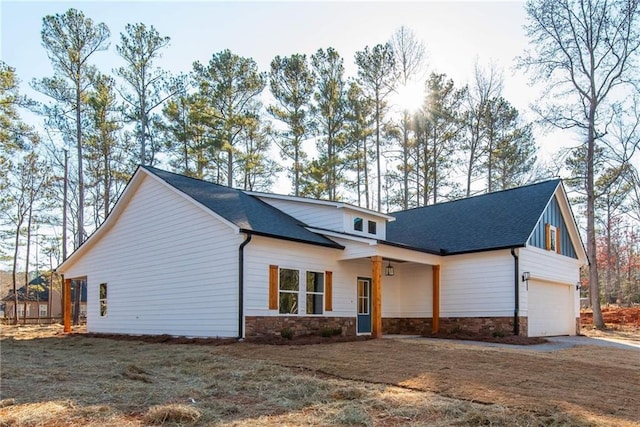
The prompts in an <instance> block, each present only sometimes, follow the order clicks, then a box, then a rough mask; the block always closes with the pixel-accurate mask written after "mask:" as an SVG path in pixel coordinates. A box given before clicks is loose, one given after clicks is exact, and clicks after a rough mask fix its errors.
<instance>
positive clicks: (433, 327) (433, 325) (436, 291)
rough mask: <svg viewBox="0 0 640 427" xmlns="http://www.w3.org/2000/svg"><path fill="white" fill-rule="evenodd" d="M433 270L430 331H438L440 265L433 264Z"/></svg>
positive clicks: (435, 332)
mask: <svg viewBox="0 0 640 427" xmlns="http://www.w3.org/2000/svg"><path fill="white" fill-rule="evenodd" d="M431 269H432V270H433V299H432V301H433V315H432V319H431V332H433V333H434V334H437V333H438V332H440V266H439V265H434V266H432V267H431Z"/></svg>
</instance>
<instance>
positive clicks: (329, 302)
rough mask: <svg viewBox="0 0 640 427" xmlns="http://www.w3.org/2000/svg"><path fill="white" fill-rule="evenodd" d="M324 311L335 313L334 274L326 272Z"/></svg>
mask: <svg viewBox="0 0 640 427" xmlns="http://www.w3.org/2000/svg"><path fill="white" fill-rule="evenodd" d="M324 311H333V272H332V271H325V272H324Z"/></svg>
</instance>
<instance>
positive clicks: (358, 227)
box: [353, 217, 364, 231]
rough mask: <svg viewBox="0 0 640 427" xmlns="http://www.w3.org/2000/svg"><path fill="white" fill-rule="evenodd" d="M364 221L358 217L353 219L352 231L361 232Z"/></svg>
mask: <svg viewBox="0 0 640 427" xmlns="http://www.w3.org/2000/svg"><path fill="white" fill-rule="evenodd" d="M363 222H364V221H363V220H362V218H360V217H355V218H353V229H354V230H355V231H362V223H363Z"/></svg>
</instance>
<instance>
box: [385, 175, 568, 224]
mask: <svg viewBox="0 0 640 427" xmlns="http://www.w3.org/2000/svg"><path fill="white" fill-rule="evenodd" d="M554 181H555V182H562V178H551V179H546V180H544V181H538V182H533V183H531V184H526V185H521V186H518V187H511V188H505V189H503V190H497V191H492V192H491V193H483V194H475V195H473V196H469V197H463V198H461V199H455V200H447V201H444V202H438V203H435V204H433V205H424V206H415V207H413V208H409V209H403V210H399V211H393V212H389V215H394V214H400V213H403V212H409V211H413V210H416V209H425V208H432V207H435V206H442V205H447V204H451V203H456V202H463V201H465V200H471V199H478V198H481V197H487V196H494V195H496V194H501V193H506V192H508V191H514V190H522V189H524V188H528V187H533V186H536V185H542V184H548V183H550V182H554Z"/></svg>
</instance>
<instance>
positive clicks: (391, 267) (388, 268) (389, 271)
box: [384, 261, 396, 276]
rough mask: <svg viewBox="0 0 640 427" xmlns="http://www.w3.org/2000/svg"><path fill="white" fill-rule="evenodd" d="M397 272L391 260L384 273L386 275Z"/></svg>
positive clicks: (392, 274)
mask: <svg viewBox="0 0 640 427" xmlns="http://www.w3.org/2000/svg"><path fill="white" fill-rule="evenodd" d="M395 274H396V270H395V269H394V268H393V266H392V265H391V261H389V264H388V265H387V266H386V267H385V268H384V275H385V276H394V275H395Z"/></svg>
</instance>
